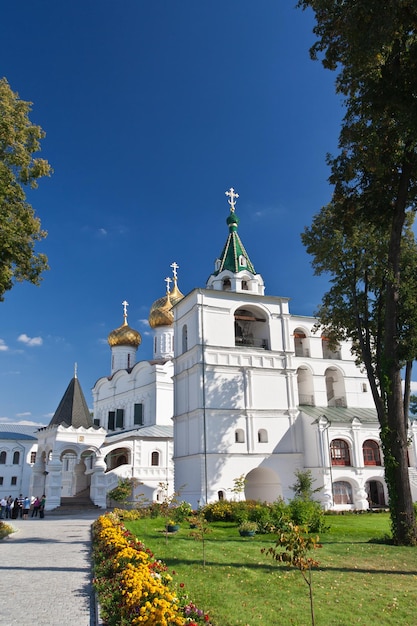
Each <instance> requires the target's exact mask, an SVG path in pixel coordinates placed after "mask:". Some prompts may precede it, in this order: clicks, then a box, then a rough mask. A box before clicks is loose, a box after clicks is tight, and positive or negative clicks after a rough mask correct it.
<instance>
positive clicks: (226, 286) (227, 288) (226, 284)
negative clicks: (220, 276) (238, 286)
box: [223, 278, 232, 291]
mask: <svg viewBox="0 0 417 626" xmlns="http://www.w3.org/2000/svg"><path fill="white" fill-rule="evenodd" d="M231 288H232V283H231V282H230V278H225V279H224V280H223V291H230V290H231Z"/></svg>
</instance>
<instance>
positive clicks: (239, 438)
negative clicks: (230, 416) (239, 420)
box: [235, 428, 245, 443]
mask: <svg viewBox="0 0 417 626" xmlns="http://www.w3.org/2000/svg"><path fill="white" fill-rule="evenodd" d="M235 443H245V431H244V430H242V429H241V428H238V429H237V430H235Z"/></svg>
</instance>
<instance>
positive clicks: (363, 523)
mask: <svg viewBox="0 0 417 626" xmlns="http://www.w3.org/2000/svg"><path fill="white" fill-rule="evenodd" d="M326 520H328V522H329V525H330V530H329V532H327V533H326V534H322V535H321V537H320V541H321V543H322V546H323V547H322V548H321V549H319V550H317V551H315V552H314V558H316V559H317V560H318V561H319V567H318V568H317V569H316V570H315V571H314V572H313V592H314V602H315V615H316V626H352V625H353V624H361V625H363V626H365V625H366V626H373V625H375V626H376V625H378V626H385V625H392V626H394V625H395V626H397V625H398V624H401V625H402V626H415V624H416V623H417V617H416V599H417V549H416V548H403V547H395V546H392V545H389V544H386V543H378V542H374V541H373V540H382V539H383V538H384V537H385V536H387V535H388V533H389V525H390V522H389V516H388V514H385V513H381V514H374V515H372V514H369V515H339V516H329V517H328V518H326ZM125 525H126V526H127V527H128V528H129V529H130V530H131V531H132V532H134V533H135V534H136V535H137V536H138V538H140V539H141V540H142V541H143V542H144V543H145V544H146V546H147V547H149V548H150V549H151V550H152V551H153V552H154V554H155V556H156V557H157V558H159V559H162V560H163V561H165V563H166V564H167V565H168V567H169V569H170V570H174V571H175V572H177V576H176V580H177V582H178V583H180V582H183V583H185V588H186V589H187V591H188V593H189V597H190V599H191V600H193V601H194V602H195V603H196V604H197V605H198V606H200V608H203V609H205V610H208V611H209V612H210V616H211V618H212V619H213V622H214V623H215V624H216V625H217V626H240V625H243V626H258V625H259V624H261V623H263V624H266V625H267V626H280V625H285V626H287V625H293V626H310V624H311V619H310V612H309V598H308V588H307V585H306V584H305V582H304V581H303V579H302V577H301V574H300V572H299V571H298V570H294V569H288V568H287V567H286V566H284V565H282V564H278V563H276V562H274V561H272V559H271V557H268V556H266V555H264V554H261V548H262V547H269V546H270V545H271V544H273V543H274V535H256V536H255V537H253V538H242V537H240V536H239V533H238V530H237V525H236V524H232V523H226V522H216V523H213V524H210V526H211V528H212V529H213V532H212V533H211V534H210V535H209V536H208V537H207V538H206V566H205V568H203V565H202V546H201V544H200V543H199V542H198V541H196V540H195V539H193V538H191V537H190V529H189V528H188V524H186V523H183V524H182V525H181V528H180V530H179V531H178V533H175V534H174V535H172V536H169V540H168V541H167V542H166V541H165V534H164V520H163V519H161V518H156V519H149V518H148V519H142V520H137V521H134V522H126V523H125ZM370 541H372V542H371V543H370Z"/></svg>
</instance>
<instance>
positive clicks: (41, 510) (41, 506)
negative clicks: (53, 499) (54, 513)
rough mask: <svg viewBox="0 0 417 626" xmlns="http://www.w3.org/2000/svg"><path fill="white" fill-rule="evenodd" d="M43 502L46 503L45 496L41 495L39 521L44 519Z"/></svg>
mask: <svg viewBox="0 0 417 626" xmlns="http://www.w3.org/2000/svg"><path fill="white" fill-rule="evenodd" d="M45 502H46V495H45V494H43V496H42V498H41V503H40V505H39V517H40V518H41V519H43V518H44V517H45Z"/></svg>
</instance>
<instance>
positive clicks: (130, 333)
mask: <svg viewBox="0 0 417 626" xmlns="http://www.w3.org/2000/svg"><path fill="white" fill-rule="evenodd" d="M226 195H227V196H228V204H229V215H228V217H227V220H226V221H227V228H228V234H227V240H226V243H225V245H224V247H223V250H222V252H221V254H220V256H219V257H218V258H217V260H216V261H215V266H214V270H213V273H212V274H211V275H210V276H209V278H208V280H207V283H206V285H205V287H202V288H199V289H194V290H193V291H191V292H190V293H188V294H187V295H185V296H184V295H183V294H182V293H181V292H180V290H179V287H178V275H177V270H178V266H177V264H176V263H173V264H172V265H171V267H172V269H173V279H172V280H171V279H166V282H167V288H166V294H165V295H164V296H163V297H161V298H160V299H159V300H157V301H156V302H155V303H154V304H153V305H152V307H151V310H150V313H149V324H150V326H151V328H152V329H153V332H154V345H153V359H152V360H144V361H141V360H140V359H138V356H137V353H138V348H139V346H140V343H141V336H140V334H139V332H138V331H136V330H134V329H133V328H131V327H130V326H129V325H128V315H127V302H124V303H123V323H122V324H121V326H120V327H118V328H116V329H115V330H113V331H112V332H110V334H109V336H108V343H109V346H110V349H111V365H110V371H109V373H108V374H107V375H105V376H103V377H102V378H99V379H98V381H97V382H96V384H95V385H94V387H93V390H92V393H93V416H91V415H90V412H89V410H88V407H87V403H86V401H85V398H84V395H83V392H82V390H81V387H80V384H79V381H78V379H77V376H76V374H75V375H74V378H73V379H72V380H71V381H70V384H69V386H68V388H67V390H66V392H65V394H64V396H63V398H62V400H61V403H60V405H59V407H58V408H57V411H56V412H55V415H54V416H53V418H52V420H51V422H50V424H49V425H48V426H47V427H45V428H41V429H40V430H39V431H37V432H36V433H35V434H34V438H35V437H36V439H33V441H32V442H30V445H27V450H26V452H25V454H24V455H22V456H23V458H22V467H23V466H26V467H27V466H30V467H31V468H32V471H31V478H30V486H28V489H29V490H30V493H31V494H33V495H39V494H42V493H45V494H46V498H47V509H54V508H56V507H58V506H59V505H60V503H61V499H62V498H77V497H79V496H80V494H84V495H85V494H87V495H88V496H89V497H90V499H91V501H92V502H93V503H94V504H96V505H98V506H100V507H103V508H104V507H106V505H107V504H108V501H107V492H108V491H109V490H111V489H112V488H113V487H115V486H116V485H117V483H118V479H119V478H120V477H129V478H135V479H137V481H138V484H139V486H138V488H137V492H138V493H141V494H143V495H144V497H145V498H146V499H148V500H155V501H157V500H160V499H161V498H162V497H163V495H164V486H165V485H167V486H168V492H169V493H173V492H174V491H179V492H180V499H182V500H186V501H187V502H190V503H191V505H192V506H193V507H195V508H196V507H197V506H199V505H200V506H201V505H204V504H205V503H207V502H213V501H215V500H219V499H227V498H230V497H232V494H231V490H232V489H233V487H234V485H235V479H236V478H240V477H241V476H244V478H245V491H244V497H245V498H246V499H254V500H261V501H269V502H272V501H274V500H276V499H277V498H284V499H289V498H291V497H293V492H292V490H291V487H290V486H291V485H293V484H294V482H295V472H296V470H310V471H311V472H312V475H313V477H314V479H315V483H314V487H322V489H321V491H320V492H319V494H318V497H319V498H320V499H321V501H322V504H323V507H324V508H325V509H332V510H350V509H356V510H365V509H368V508H369V507H384V506H386V505H387V502H388V500H387V498H388V494H387V488H386V484H385V480H384V466H383V465H384V461H383V456H382V451H381V444H380V439H379V425H378V421H377V416H376V410H375V407H374V404H373V400H372V394H371V392H370V387H369V383H368V380H367V377H366V375H365V374H364V372H363V371H362V370H361V369H360V368H359V367H357V366H356V365H355V360H354V358H353V357H352V355H351V352H350V345H349V344H348V343H343V344H341V345H340V346H338V348H337V349H336V350H331V349H330V347H329V342H328V340H327V339H326V337H324V336H322V335H320V333H319V332H318V333H317V332H315V323H316V319H315V318H312V317H303V316H297V315H292V314H291V313H290V310H289V298H285V297H279V296H269V295H266V294H265V288H264V282H263V279H262V275H261V274H258V273H257V272H256V271H255V268H254V266H253V265H252V263H251V260H250V258H249V256H248V253H247V252H246V249H245V247H244V246H243V244H242V241H241V239H240V237H239V235H238V232H237V231H238V225H239V218H238V217H237V215H236V212H235V209H236V200H237V198H238V194H237V193H235V191H234V189H233V188H231V189H230V190H229V191H228V192H226ZM171 283H172V286H171ZM409 427H410V441H411V444H410V450H409V461H410V468H409V472H410V480H411V487H412V494H413V498H414V500H417V470H416V464H417V446H416V442H417V437H416V434H417V423H416V422H410V426H409ZM2 429H3V426H0V483H1V484H2V486H3V491H4V492H6V491H7V494H8V493H9V492H10V493H11V494H12V495H13V496H14V497H15V491H16V492H19V493H20V492H21V491H22V488H21V481H20V483H19V489H17V488H16V484H15V485H14V486H13V485H11V483H10V478H11V476H12V474H10V471H12V472H13V471H14V472H15V474H16V472H17V468H16V466H15V465H14V466H13V462H12V461H13V459H14V458H16V450H15V449H14V447H13V446H14V440H11V439H10V436H9V435H8V436H6V435H7V433H3V432H1V431H2ZM3 434H5V437H4V438H3ZM19 450H20V448H19ZM9 470H10V471H9ZM22 471H23V469H22ZM25 471H26V472H27V469H26V470H25ZM2 473H3V476H2V475H1V474H2ZM29 475H30V472H29ZM13 489H14V491H13ZM16 495H18V493H16ZM242 497H243V496H242Z"/></svg>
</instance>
